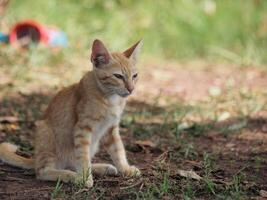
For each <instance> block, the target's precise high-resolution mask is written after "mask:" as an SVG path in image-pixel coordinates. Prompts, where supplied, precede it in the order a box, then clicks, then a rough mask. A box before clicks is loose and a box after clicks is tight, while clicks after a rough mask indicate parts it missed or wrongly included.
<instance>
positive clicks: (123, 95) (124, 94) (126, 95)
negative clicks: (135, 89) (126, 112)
mask: <svg viewBox="0 0 267 200" xmlns="http://www.w3.org/2000/svg"><path fill="white" fill-rule="evenodd" d="M130 94H131V93H121V94H119V96H121V97H128V96H130Z"/></svg>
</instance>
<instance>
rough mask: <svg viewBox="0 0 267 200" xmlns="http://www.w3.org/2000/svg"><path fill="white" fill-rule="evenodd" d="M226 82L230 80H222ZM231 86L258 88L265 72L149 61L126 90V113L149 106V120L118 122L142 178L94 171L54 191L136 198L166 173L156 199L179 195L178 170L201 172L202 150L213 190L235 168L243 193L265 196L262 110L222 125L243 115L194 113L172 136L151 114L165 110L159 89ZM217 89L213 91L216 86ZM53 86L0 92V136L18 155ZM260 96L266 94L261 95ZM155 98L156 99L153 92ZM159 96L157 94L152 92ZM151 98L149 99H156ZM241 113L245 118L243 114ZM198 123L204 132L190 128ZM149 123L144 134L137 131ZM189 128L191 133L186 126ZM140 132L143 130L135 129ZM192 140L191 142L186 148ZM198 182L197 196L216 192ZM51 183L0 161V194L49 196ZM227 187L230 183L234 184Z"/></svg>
mask: <svg viewBox="0 0 267 200" xmlns="http://www.w3.org/2000/svg"><path fill="white" fill-rule="evenodd" d="M229 85H230V86H229ZM229 87H231V90H233V91H234V90H240V89H241V88H245V89H246V90H249V91H264V90H265V89H266V88H267V73H266V71H264V70H261V69H255V68H242V69H237V68H231V67H228V68H223V66H222V67H221V68H220V67H218V66H217V67H216V68H215V67H214V66H204V67H200V68H199V67H198V68H194V66H192V67H191V68H189V69H188V68H186V69H183V68H182V67H181V66H180V67H176V68H175V66H168V68H166V67H162V66H153V65H152V66H151V67H149V68H147V69H145V72H144V73H143V75H142V76H141V77H140V83H139V88H138V92H137V93H136V94H135V95H134V96H133V97H131V99H130V100H129V103H128V107H127V109H126V115H127V116H129V115H131V114H136V113H140V112H143V111H146V112H150V113H152V117H151V119H152V118H153V115H154V114H155V116H156V117H155V119H154V118H153V119H154V120H151V121H149V120H148V121H138V120H137V121H133V122H131V123H132V124H130V125H128V124H125V123H122V128H121V130H122V136H123V140H124V143H125V146H126V149H127V155H128V158H129V161H130V163H132V164H135V165H136V166H138V167H139V168H140V169H141V171H142V177H141V178H125V177H120V176H118V177H104V178H100V177H96V178H95V186H94V189H92V190H90V191H86V192H84V191H82V190H77V189H76V188H75V187H74V186H73V185H71V184H69V185H68V184H65V185H63V188H62V190H61V193H60V194H59V195H58V196H57V198H58V199H97V198H99V199H136V193H138V192H139V193H140V192H142V191H146V192H147V191H148V189H147V188H150V186H151V185H157V184H158V185H160V184H161V183H162V182H163V179H164V175H162V174H167V175H168V180H169V185H170V186H169V189H168V192H167V193H164V194H163V193H162V195H161V196H160V195H159V196H158V198H160V199H183V198H184V196H185V193H186V191H187V189H186V186H188V184H191V182H188V179H186V178H183V177H181V176H180V175H179V174H178V172H177V170H178V169H183V170H193V171H195V172H196V173H197V174H198V175H200V176H201V177H204V176H205V174H206V170H207V167H205V165H206V164H205V161H204V159H203V157H205V155H206V154H209V155H210V160H211V162H212V163H213V164H212V165H213V166H212V167H211V166H210V169H211V170H210V175H209V179H210V180H212V182H213V183H214V184H215V187H216V193H217V194H218V193H220V192H222V193H223V191H226V190H228V189H229V188H231V187H232V186H233V185H234V183H233V180H234V179H233V177H235V176H237V175H240V176H242V178H240V181H239V182H238V187H240V190H242V191H243V192H245V196H243V197H242V198H244V199H264V197H263V196H262V195H261V194H260V191H267V111H266V110H260V111H259V112H256V114H253V115H250V116H246V117H245V120H246V125H245V126H244V127H241V128H239V129H238V131H233V133H226V134H223V133H222V131H221V130H222V129H223V128H224V127H231V125H234V126H235V125H236V124H237V125H238V124H240V123H242V120H240V118H239V116H233V117H232V116H231V117H229V118H227V119H226V120H223V121H220V122H216V123H214V124H212V128H207V127H209V125H210V122H208V121H200V122H199V123H198V124H196V126H191V127H189V128H188V129H185V130H184V131H182V132H181V135H180V137H179V139H175V138H174V137H173V136H172V135H170V134H169V129H171V128H172V124H171V123H170V124H168V123H165V122H162V121H161V120H158V121H157V116H160V115H161V114H163V113H164V112H167V113H168V112H169V110H170V109H172V107H170V106H169V105H168V102H169V101H167V100H165V99H166V97H168V98H170V101H171V102H172V105H173V102H174V103H175V102H176V104H179V102H183V105H186V104H187V102H192V101H194V102H200V101H205V99H207V98H210V96H212V95H213V92H212V90H213V89H214V88H215V89H216V91H215V95H224V93H225V92H226V91H227V90H228V89H229ZM218 91H219V93H220V94H217V93H216V92H218ZM54 93H55V92H54V91H53V90H51V91H48V92H46V93H36V92H33V93H30V94H23V93H20V92H14V93H11V94H9V95H8V96H3V97H2V98H1V99H0V108H1V109H0V142H3V141H11V142H14V143H17V144H19V145H20V146H21V147H22V148H21V151H22V152H24V155H25V156H32V152H33V149H32V141H33V137H34V133H35V128H36V127H35V121H36V120H37V119H40V117H41V115H42V111H43V110H44V109H45V107H46V105H47V104H48V102H49V100H50V99H51V97H52V95H53V94H54ZM265 97H266V96H265ZM157 98H158V99H159V100H158V99H157ZM155 99H156V100H158V101H156V100H155ZM155 101H156V103H155ZM242 119H244V118H242ZM201 127H204V131H203V132H204V134H202V133H201V134H196V133H197V131H198V130H199V128H201ZM148 129H149V130H151V131H150V132H149V133H148V135H145V134H146V133H142V131H144V130H148ZM191 133H192V134H191ZM142 134H144V135H142ZM190 146H192V148H189V147H190ZM95 161H96V162H100V161H104V162H110V159H109V157H108V155H107V154H106V153H105V152H104V151H102V150H101V151H100V152H99V154H98V155H97V156H96V158H95ZM203 184H204V183H202V182H198V181H195V180H192V185H193V189H194V191H195V194H194V198H196V199H220V197H219V196H216V195H213V194H212V192H209V190H208V189H207V190H206V189H205V186H204V185H203ZM55 185H56V183H54V182H45V181H39V180H36V179H35V175H34V171H32V170H23V169H18V168H15V167H11V166H8V165H6V164H4V163H3V162H0V199H23V200H24V199H27V200H28V199H50V198H51V193H53V191H54V189H55ZM233 191H234V189H233Z"/></svg>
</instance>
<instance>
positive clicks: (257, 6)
mask: <svg viewBox="0 0 267 200" xmlns="http://www.w3.org/2000/svg"><path fill="white" fill-rule="evenodd" d="M29 18H32V19H35V20H38V21H40V22H42V23H45V24H49V25H56V26H58V27H59V28H61V29H63V30H64V31H65V32H66V33H67V35H68V37H69V43H70V49H71V51H73V52H80V51H79V50H81V51H84V50H85V49H87V50H88V48H89V46H90V44H91V42H92V40H93V39H94V38H100V39H103V40H104V41H105V42H106V43H107V44H108V45H109V46H111V47H112V49H121V48H125V47H128V46H129V45H131V44H132V43H133V42H135V41H137V40H139V39H140V38H144V43H145V46H144V51H145V54H146V55H149V56H159V57H162V58H165V59H166V58H167V59H177V58H178V59H193V58H194V59H198V58H204V59H216V60H220V59H226V60H229V61H230V62H234V63H237V64H241V65H250V64H255V65H257V64H264V63H266V62H267V54H266V52H267V51H266V49H267V1H266V0H164V1H155V0H142V1H137V0H114V1H112V0H76V1H73V0H45V1H44V0H23V1H18V0H17V1H16V0H13V1H12V2H11V4H10V6H9V9H8V11H7V13H6V16H5V19H6V20H7V21H8V22H9V23H10V25H12V23H14V22H16V21H19V20H22V19H29Z"/></svg>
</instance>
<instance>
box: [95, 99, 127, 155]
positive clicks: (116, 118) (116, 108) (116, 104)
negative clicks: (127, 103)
mask: <svg viewBox="0 0 267 200" xmlns="http://www.w3.org/2000/svg"><path fill="white" fill-rule="evenodd" d="M120 98H121V97H119V96H118V95H113V96H111V97H110V98H109V102H110V107H109V110H108V112H107V115H106V116H105V118H104V119H103V120H101V121H100V122H99V123H98V124H97V125H96V127H95V130H94V133H93V135H92V145H91V147H90V151H91V156H92V157H93V156H94V155H95V153H96V152H97V150H98V145H99V141H100V140H101V138H102V137H103V136H104V135H105V134H106V133H107V130H108V129H109V128H110V127H111V126H114V125H115V124H118V123H119V122H120V118H121V114H122V111H123V107H124V106H122V105H121V99H120Z"/></svg>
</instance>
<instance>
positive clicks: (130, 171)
mask: <svg viewBox="0 0 267 200" xmlns="http://www.w3.org/2000/svg"><path fill="white" fill-rule="evenodd" d="M120 172H121V174H122V175H123V176H128V177H132V176H135V177H137V176H141V171H140V170H139V169H138V168H137V167H135V166H134V165H132V166H126V167H124V168H122V169H121V170H120Z"/></svg>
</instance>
